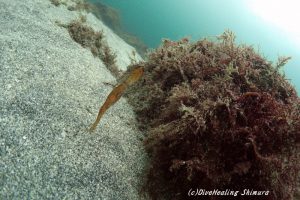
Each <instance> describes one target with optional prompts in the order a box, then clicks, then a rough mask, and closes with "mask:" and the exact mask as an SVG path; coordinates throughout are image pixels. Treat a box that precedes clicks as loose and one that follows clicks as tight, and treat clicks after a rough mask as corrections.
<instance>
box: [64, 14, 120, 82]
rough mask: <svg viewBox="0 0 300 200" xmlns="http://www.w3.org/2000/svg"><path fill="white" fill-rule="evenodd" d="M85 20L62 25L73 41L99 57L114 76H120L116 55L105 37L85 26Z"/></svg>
mask: <svg viewBox="0 0 300 200" xmlns="http://www.w3.org/2000/svg"><path fill="white" fill-rule="evenodd" d="M84 22H85V20H84V17H82V19H81V20H75V21H72V22H71V23H69V24H68V25H62V26H63V27H66V28H67V29H68V31H69V34H70V36H71V37H72V38H73V40H74V41H75V42H77V43H79V44H80V45H81V46H82V47H84V48H88V49H90V50H91V52H92V54H93V55H94V56H96V57H99V58H100V59H101V60H102V61H103V63H104V64H105V65H106V67H107V68H108V69H109V70H110V71H111V72H112V74H113V75H115V76H117V77H118V76H119V75H120V74H119V70H118V68H117V66H116V54H115V53H113V52H112V51H111V49H110V48H109V46H108V45H107V44H106V43H105V42H104V41H103V39H104V35H103V33H102V32H100V31H94V30H93V29H92V28H91V27H89V26H87V25H85V24H84Z"/></svg>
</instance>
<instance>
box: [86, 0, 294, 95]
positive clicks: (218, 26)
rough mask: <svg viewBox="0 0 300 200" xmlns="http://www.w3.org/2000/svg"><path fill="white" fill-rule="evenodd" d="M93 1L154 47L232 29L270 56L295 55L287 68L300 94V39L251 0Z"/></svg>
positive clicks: (214, 34)
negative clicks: (265, 17) (253, 6)
mask: <svg viewBox="0 0 300 200" xmlns="http://www.w3.org/2000/svg"><path fill="white" fill-rule="evenodd" d="M90 1H91V2H97V1H98V2H102V3H104V4H107V5H109V6H111V7H113V8H116V9H117V10H118V11H119V13H120V15H121V19H122V25H123V26H124V28H125V29H126V31H129V32H131V33H133V34H135V35H136V36H138V37H139V38H140V39H141V40H143V41H144V42H145V43H146V45H147V46H148V47H151V48H155V47H157V46H158V45H159V44H160V42H161V39H162V38H170V39H173V40H177V39H180V38H182V37H186V36H188V37H191V38H192V39H193V40H197V39H200V38H203V37H213V36H216V35H219V34H221V33H222V32H223V31H224V30H225V29H230V30H232V31H234V32H235V34H236V36H237V41H238V42H240V43H246V44H249V45H253V46H254V47H256V49H259V51H260V52H261V53H262V54H263V55H264V56H265V57H266V58H267V59H268V60H271V61H273V62H276V61H277V57H278V56H292V60H291V61H290V62H289V63H288V64H287V65H286V66H285V70H284V71H285V73H286V76H287V78H288V79H291V82H292V84H293V85H294V86H296V88H297V91H298V94H300V77H299V75H300V41H298V42H297V41H296V40H295V39H294V38H293V37H291V34H289V32H288V31H284V30H283V29H282V28H280V27H279V26H276V25H274V24H271V23H268V22H267V21H265V20H263V18H262V17H261V16H259V15H257V14H255V13H254V12H253V10H252V9H250V7H249V4H248V2H249V1H250V0H249V1H248V0H90ZM291 12H292V11H291ZM278 15H279V16H281V15H284V13H278ZM299 20H300V19H299Z"/></svg>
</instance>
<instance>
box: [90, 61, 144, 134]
mask: <svg viewBox="0 0 300 200" xmlns="http://www.w3.org/2000/svg"><path fill="white" fill-rule="evenodd" d="M143 73H144V68H143V67H142V66H138V67H135V68H134V69H133V70H132V71H131V72H130V74H129V76H128V78H126V79H125V81H123V82H122V83H120V84H119V85H117V86H116V87H115V88H114V89H113V90H112V91H111V93H110V94H109V95H108V97H107V98H106V100H105V102H104V104H103V105H102V106H101V107H100V109H99V112H98V115H97V118H96V120H95V122H94V123H93V124H92V126H91V128H90V129H89V131H90V132H93V131H94V130H95V129H96V127H97V125H98V124H99V122H100V119H101V118H102V116H103V115H104V113H105V112H106V110H108V109H109V108H110V107H111V106H112V105H113V104H115V103H116V102H117V101H118V100H119V99H120V98H121V96H122V94H123V93H124V91H125V90H126V89H127V88H128V87H129V86H130V85H132V84H134V83H135V82H136V81H138V80H139V79H140V78H141V77H142V75H143Z"/></svg>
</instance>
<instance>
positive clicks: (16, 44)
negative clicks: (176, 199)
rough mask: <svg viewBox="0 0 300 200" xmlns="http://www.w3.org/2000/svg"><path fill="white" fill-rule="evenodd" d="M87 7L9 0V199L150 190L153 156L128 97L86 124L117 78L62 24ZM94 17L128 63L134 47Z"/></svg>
mask: <svg viewBox="0 0 300 200" xmlns="http://www.w3.org/2000/svg"><path fill="white" fill-rule="evenodd" d="M78 16H79V14H78V12H75V11H72V12H71V11H68V10H67V9H66V7H65V6H59V7H55V6H54V5H52V4H51V3H50V2H49V1H48V0H27V1H22V0H14V1H6V0H0V27H1V28H0V199H20V198H29V199H46V198H51V199H53V198H55V199H64V198H65V199H141V197H140V196H139V194H138V190H139V185H140V182H141V179H140V177H141V175H142V173H143V168H144V163H145V160H146V159H145V155H144V153H143V148H142V144H141V133H140V132H138V131H137V129H136V127H135V120H134V114H133V112H132V110H131V108H130V107H129V106H128V104H127V102H126V100H125V99H121V100H120V102H118V103H116V104H115V106H113V107H112V108H111V109H110V110H109V112H108V113H106V115H105V116H104V118H103V119H102V120H101V123H100V124H99V126H98V128H97V130H96V131H95V133H94V134H89V133H88V132H87V131H86V128H88V127H89V125H90V124H91V123H92V122H93V121H94V119H95V117H96V115H97V112H98V109H99V106H100V105H101V104H102V103H103V102H104V100H105V98H106V96H107V95H108V93H109V92H110V91H111V89H112V88H111V86H109V85H107V84H104V82H110V83H115V79H114V77H113V76H112V75H111V74H110V73H109V72H108V70H107V69H106V67H105V66H104V65H103V63H102V62H101V61H100V60H99V59H98V58H95V57H94V56H93V55H92V53H91V52H90V51H89V50H87V49H84V48H82V47H81V46H80V45H79V44H77V43H75V42H74V41H73V40H72V39H71V37H70V36H69V34H68V31H67V30H66V29H64V28H62V27H60V26H58V25H57V24H56V23H55V21H56V20H59V21H60V22H61V23H68V22H70V21H71V20H74V19H76V18H77V17H78ZM87 22H88V23H90V24H91V26H94V27H98V28H99V29H101V26H102V28H103V29H105V30H106V31H104V33H105V34H106V35H107V43H108V44H109V45H110V44H111V45H112V46H111V48H112V50H114V49H118V51H116V54H117V64H118V66H119V67H120V69H126V66H127V65H128V64H129V63H130V58H129V57H128V54H129V52H132V51H133V50H134V49H133V48H132V47H130V46H129V45H127V44H126V43H125V42H124V41H122V40H121V39H120V38H119V37H118V36H116V35H113V32H111V31H109V29H108V28H107V27H105V26H104V25H103V24H102V23H101V22H100V21H97V19H96V18H95V17H94V16H92V15H90V14H88V15H87ZM110 41H112V42H110ZM122 50H124V51H122ZM137 59H140V57H139V58H137Z"/></svg>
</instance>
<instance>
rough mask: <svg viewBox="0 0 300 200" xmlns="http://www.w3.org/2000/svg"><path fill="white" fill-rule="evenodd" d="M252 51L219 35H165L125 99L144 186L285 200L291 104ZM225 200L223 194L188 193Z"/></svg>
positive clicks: (294, 99)
mask: <svg viewBox="0 0 300 200" xmlns="http://www.w3.org/2000/svg"><path fill="white" fill-rule="evenodd" d="M288 59H289V58H288V57H286V58H281V59H279V61H278V63H277V64H276V65H275V66H273V65H272V63H270V62H268V61H266V59H264V58H263V57H261V56H260V55H259V54H258V53H256V52H255V50H254V49H253V48H252V47H250V46H246V45H236V44H235V36H234V34H233V33H232V32H230V31H225V32H224V33H223V34H222V35H221V36H219V37H218V39H217V40H216V41H210V40H207V39H203V40H201V41H198V42H195V43H191V42H189V40H188V39H182V40H180V41H176V42H175V41H170V40H165V41H164V42H163V44H162V46H161V47H159V48H158V49H156V50H154V51H152V52H150V54H149V55H148V60H147V62H145V63H144V64H143V65H144V76H143V81H139V82H138V83H137V84H136V85H134V86H132V88H130V89H129V92H128V98H129V101H130V103H131V104H132V105H133V108H134V110H135V112H136V113H137V117H138V120H139V122H140V126H141V128H142V129H144V130H145V131H146V133H147V136H146V140H145V147H146V149H147V152H148V154H149V156H150V167H149V171H148V173H147V181H146V184H145V190H146V191H147V193H148V194H149V195H150V196H151V198H152V199H193V197H190V196H188V192H189V190H191V189H197V188H198V189H205V190H214V189H218V190H226V189H230V190H234V191H240V193H242V192H243V190H244V189H249V190H253V191H269V192H268V195H266V196H265V195H262V196H250V197H249V196H241V195H239V196H237V197H234V199H249V198H250V199H268V200H283V199H284V200H291V199H293V195H294V193H295V191H296V188H297V185H298V183H297V182H298V181H299V180H298V179H299V170H300V151H299V150H300V149H299V147H300V104H299V103H300V100H299V97H298V96H297V94H296V91H295V89H294V88H293V87H292V86H291V85H290V83H289V82H287V81H286V80H285V77H284V76H283V75H282V74H280V73H279V68H281V67H282V66H283V65H284V64H285V63H286V62H287V60H288ZM194 198H196V199H202V198H203V199H228V196H195V197H194Z"/></svg>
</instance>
